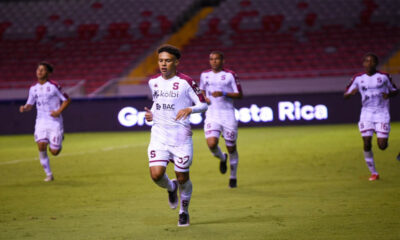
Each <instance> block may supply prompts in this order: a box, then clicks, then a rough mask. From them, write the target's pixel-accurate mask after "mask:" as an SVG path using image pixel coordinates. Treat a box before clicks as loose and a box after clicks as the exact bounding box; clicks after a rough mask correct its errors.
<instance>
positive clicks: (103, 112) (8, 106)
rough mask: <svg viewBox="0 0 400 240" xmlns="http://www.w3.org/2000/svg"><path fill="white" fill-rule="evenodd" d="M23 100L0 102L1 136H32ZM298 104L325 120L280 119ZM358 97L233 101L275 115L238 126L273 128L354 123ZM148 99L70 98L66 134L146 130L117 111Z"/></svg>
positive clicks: (394, 105)
mask: <svg viewBox="0 0 400 240" xmlns="http://www.w3.org/2000/svg"><path fill="white" fill-rule="evenodd" d="M25 101H26V100H9V101H0V116H1V120H0V134H21V133H33V131H34V124H35V117H36V109H33V110H32V111H31V112H28V113H24V114H21V113H19V112H18V109H19V106H20V105H23V104H25ZM280 101H291V102H294V101H300V102H301V104H302V105H306V104H307V105H312V106H315V105H318V104H323V105H325V106H327V108H328V119H326V120H311V121H305V120H295V121H290V120H286V121H284V122H282V121H280V120H279V116H278V102H280ZM360 102H361V100H360V96H359V95H356V96H355V97H353V98H351V99H349V100H345V99H343V94H342V93H318V94H294V95H293V94H291V95H270V96H250V97H245V98H243V99H241V100H237V101H235V107H236V108H237V109H239V108H241V107H248V108H249V107H250V106H251V104H256V105H257V106H258V107H262V106H268V107H271V108H272V110H273V112H274V120H273V121H272V122H258V123H256V122H250V123H246V124H244V123H241V122H239V126H274V125H315V124H331V123H355V124H356V123H357V122H358V119H359V115H360V110H361V103H360ZM151 104H152V102H151V100H150V99H147V98H145V97H139V98H102V99H73V100H72V102H71V105H70V106H69V107H68V108H67V109H66V110H65V111H64V113H63V118H64V129H65V132H94V131H132V130H146V129H149V128H150V127H149V126H146V125H145V126H133V127H124V126H122V125H120V123H119V122H118V119H117V116H118V113H119V111H120V110H121V109H122V108H124V107H127V106H131V107H134V108H136V109H137V110H138V111H143V108H144V107H145V106H147V107H149V108H150V107H151ZM399 106H400V97H395V98H393V99H391V119H392V121H400V112H399V111H398V110H397V111H396V109H399ZM193 127H194V128H202V127H203V124H199V125H194V126H193Z"/></svg>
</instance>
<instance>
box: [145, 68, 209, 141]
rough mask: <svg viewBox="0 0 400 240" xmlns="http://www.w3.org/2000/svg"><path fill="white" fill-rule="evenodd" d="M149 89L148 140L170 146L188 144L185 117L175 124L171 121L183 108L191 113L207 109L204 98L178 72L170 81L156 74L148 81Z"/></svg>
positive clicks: (186, 78)
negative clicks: (151, 103)
mask: <svg viewBox="0 0 400 240" xmlns="http://www.w3.org/2000/svg"><path fill="white" fill-rule="evenodd" d="M149 87H150V89H151V92H152V95H153V106H152V108H151V112H152V113H153V127H152V128H151V138H152V141H153V140H157V141H158V142H161V143H163V144H166V145H171V146H179V145H181V144H187V143H191V139H192V138H191V136H192V131H191V127H190V121H189V118H186V119H180V120H178V121H176V120H175V118H176V115H177V113H178V112H179V110H181V109H184V108H187V107H192V110H193V113H195V112H204V111H205V110H207V104H206V103H205V100H204V96H203V94H201V92H200V89H199V88H198V87H197V84H196V82H195V81H194V80H192V79H191V78H190V77H188V76H186V75H184V74H182V73H177V74H176V76H174V77H173V78H170V79H164V78H163V77H162V76H161V74H158V75H156V76H154V77H152V78H151V79H150V80H149ZM193 103H194V104H195V106H194V107H193Z"/></svg>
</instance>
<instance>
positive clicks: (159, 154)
mask: <svg viewBox="0 0 400 240" xmlns="http://www.w3.org/2000/svg"><path fill="white" fill-rule="evenodd" d="M148 156H149V167H150V177H151V179H152V180H153V181H154V183H155V184H157V185H158V186H160V187H161V188H165V189H167V192H168V203H169V205H170V207H171V208H172V209H175V208H176V207H177V206H178V195H177V192H178V186H177V185H178V184H177V182H176V180H171V179H169V178H168V175H167V174H166V173H165V170H166V168H167V165H168V162H169V159H170V156H169V152H168V151H167V150H166V149H165V147H164V146H162V144H156V143H150V144H149V147H148Z"/></svg>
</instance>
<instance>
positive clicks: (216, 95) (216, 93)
mask: <svg viewBox="0 0 400 240" xmlns="http://www.w3.org/2000/svg"><path fill="white" fill-rule="evenodd" d="M211 95H212V96H213V97H222V92H221V91H215V92H212V93H211Z"/></svg>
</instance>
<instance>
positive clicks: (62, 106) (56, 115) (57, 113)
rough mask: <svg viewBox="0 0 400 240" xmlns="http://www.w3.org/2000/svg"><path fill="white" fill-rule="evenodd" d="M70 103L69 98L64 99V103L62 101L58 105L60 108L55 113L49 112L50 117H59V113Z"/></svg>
mask: <svg viewBox="0 0 400 240" xmlns="http://www.w3.org/2000/svg"><path fill="white" fill-rule="evenodd" d="M70 103H71V98H69V97H68V98H66V99H65V101H63V102H62V103H61V105H60V107H59V108H58V109H57V110H56V111H52V112H51V114H50V115H51V116H52V117H55V118H56V117H59V116H60V115H61V113H62V112H63V111H64V110H65V109H66V108H67V107H68V106H69V104H70Z"/></svg>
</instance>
